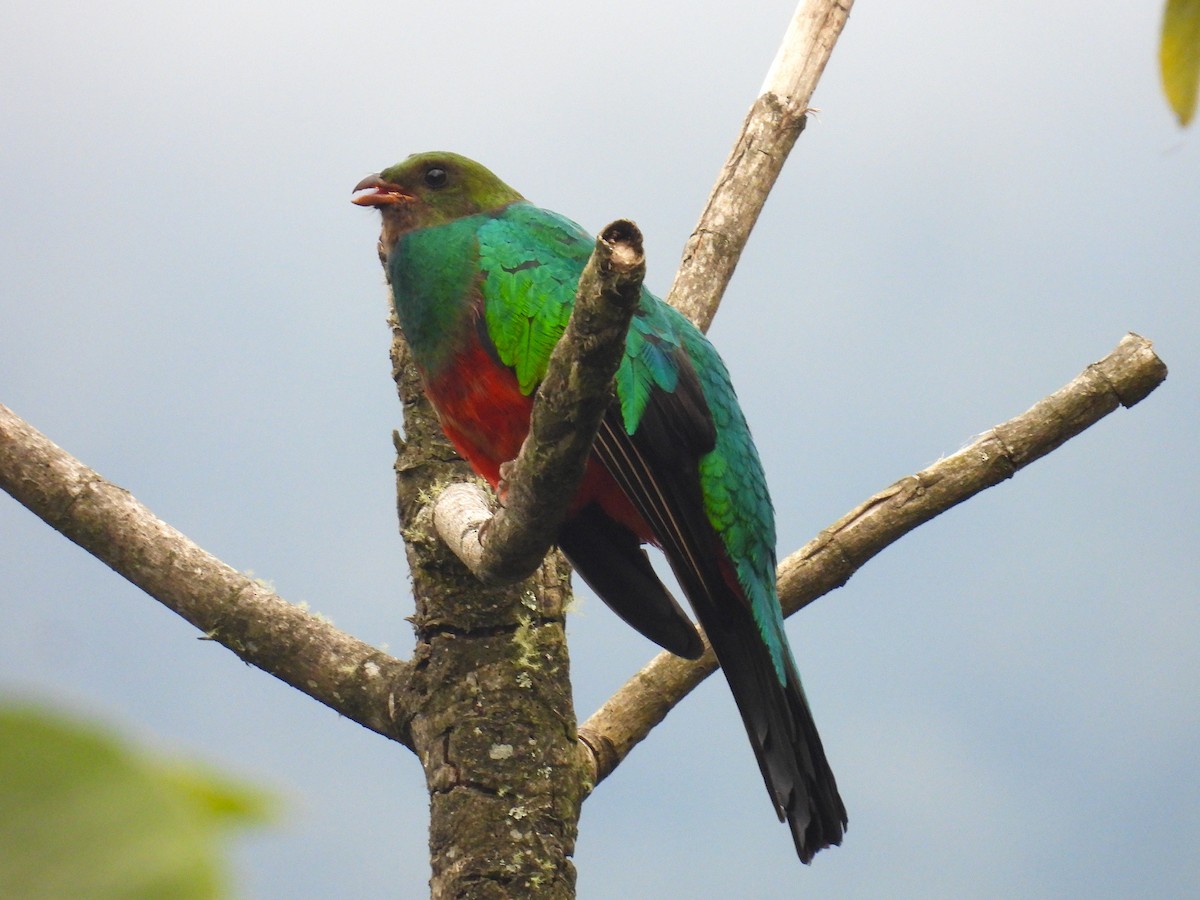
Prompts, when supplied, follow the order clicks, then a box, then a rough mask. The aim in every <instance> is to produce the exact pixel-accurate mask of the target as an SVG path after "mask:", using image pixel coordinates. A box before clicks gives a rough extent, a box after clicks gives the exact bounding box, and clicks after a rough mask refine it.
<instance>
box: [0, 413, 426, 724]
mask: <svg viewBox="0 0 1200 900" xmlns="http://www.w3.org/2000/svg"><path fill="white" fill-rule="evenodd" d="M0 487H3V488H4V490H6V491H7V492H8V493H10V494H11V495H12V496H13V497H14V498H15V499H16V500H17V501H18V502H20V503H22V504H23V505H24V506H26V507H27V508H28V509H29V510H30V511H31V512H33V513H34V514H35V515H37V516H39V517H40V518H41V519H42V520H43V521H45V522H46V523H47V524H48V525H50V526H51V527H52V528H54V529H56V530H57V531H60V532H61V533H62V534H64V535H65V536H66V537H68V538H70V539H71V540H72V541H74V542H75V543H76V544H78V545H79V546H80V547H82V548H83V549H84V550H87V551H88V552H89V553H91V554H92V555H93V556H95V557H96V558H97V559H99V560H100V561H101V562H103V563H105V564H106V565H107V566H109V567H110V568H112V569H113V570H114V571H115V572H116V573H117V574H118V575H121V576H122V577H124V578H127V579H128V580H129V581H131V582H133V583H134V584H135V585H137V586H138V587H140V588H141V589H142V590H144V591H145V592H146V593H147V594H149V595H150V596H151V597H153V598H154V599H156V600H158V601H159V602H160V603H162V604H163V605H164V606H166V607H167V608H168V609H171V610H172V611H174V612H176V613H178V614H179V615H180V616H182V617H183V618H185V619H187V620H188V621H189V622H191V623H192V624H193V625H195V626H196V627H197V628H199V629H200V630H201V631H202V632H203V633H204V636H205V637H206V638H208V639H210V640H212V641H214V642H216V643H219V644H221V645H223V646H225V647H227V648H228V649H230V650H232V651H233V652H234V653H235V654H237V656H239V657H240V658H241V659H242V660H244V661H245V662H248V663H250V664H251V665H254V666H257V667H258V668H260V669H262V670H263V671H266V672H269V673H270V674H272V675H274V676H275V677H276V678H278V679H280V680H281V681H284V682H286V683H287V684H290V685H291V686H292V687H294V688H296V689H297V690H300V691H303V692H304V693H306V694H308V695H309V696H310V697H312V698H313V699H315V700H319V701H320V702H321V703H324V704H325V705H326V706H329V707H331V708H332V709H334V710H336V711H337V712H339V713H341V714H342V715H343V716H346V717H347V718H349V719H353V720H354V721H356V722H358V723H359V724H361V725H363V726H365V727H367V728H370V729H371V730H372V731H377V732H379V733H380V734H382V735H385V736H386V737H390V738H393V739H394V740H398V741H400V742H401V743H404V744H406V745H410V742H409V739H408V736H407V734H406V721H405V714H404V712H403V710H402V708H401V704H399V703H398V699H399V698H400V697H402V696H403V693H404V688H405V685H406V684H407V681H408V678H409V674H410V666H409V664H408V663H406V662H402V661H401V660H398V659H395V658H393V657H391V656H389V655H388V654H386V653H383V652H382V651H380V650H377V649H376V648H374V647H372V646H370V645H369V644H365V643H363V642H362V641H359V640H357V639H356V638H353V637H351V636H350V635H348V634H345V633H344V632H341V631H339V630H338V629H336V628H334V627H333V626H332V625H330V624H329V623H328V622H327V621H325V620H323V619H321V618H319V617H317V616H314V615H312V614H310V613H308V612H305V611H304V610H303V609H301V608H300V607H298V606H295V605H293V604H291V603H288V602H287V601H285V600H283V599H282V598H280V597H279V596H278V595H276V594H275V593H274V592H272V591H271V590H270V589H269V588H267V587H266V586H265V585H264V584H263V583H262V582H261V581H258V580H257V579H254V578H250V577H248V576H246V575H243V574H241V573H240V572H238V571H236V570H234V569H233V568H231V567H230V566H227V565H226V564H225V563H223V562H221V561H220V560H219V559H217V558H216V557H214V556H212V555H211V554H209V553H207V552H205V551H204V550H202V549H201V548H200V547H199V546H197V545H196V544H195V543H193V542H192V541H191V540H189V539H188V538H187V537H185V536H184V535H183V534H181V533H180V532H178V531H176V530H175V529H174V528H172V527H171V526H170V525H168V524H166V523H165V522H163V521H162V520H161V519H159V518H157V517H156V516H155V515H154V514H153V513H152V512H150V510H148V509H147V508H146V507H145V506H143V505H142V504H140V503H139V502H138V501H137V500H135V499H134V498H133V496H132V495H131V494H130V493H129V492H128V491H126V490H125V489H124V488H121V487H118V486H117V485H115V484H113V483H112V482H110V481H106V480H105V479H104V478H102V477H101V476H100V475H99V474H97V473H96V472H94V471H93V470H92V469H89V468H88V467H87V466H85V465H84V464H83V463H81V462H80V461H79V460H77V459H75V458H74V457H73V456H71V455H70V454H69V453H67V452H66V451H64V450H63V449H62V448H60V447H58V446H57V445H55V444H54V443H53V442H51V441H50V440H49V438H47V437H46V436H45V435H43V434H41V433H40V432H39V431H37V430H36V429H35V428H33V427H32V426H31V425H29V424H28V423H27V422H25V421H24V420H23V419H21V418H20V417H19V416H17V415H16V414H15V413H14V412H13V411H12V410H10V409H9V408H8V407H6V406H3V405H0Z"/></svg>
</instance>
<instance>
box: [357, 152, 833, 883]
mask: <svg viewBox="0 0 1200 900" xmlns="http://www.w3.org/2000/svg"><path fill="white" fill-rule="evenodd" d="M359 188H360V189H371V190H373V191H374V193H371V194H367V195H363V196H360V197H359V198H357V200H356V202H359V203H361V204H363V205H373V206H378V207H379V208H380V209H381V211H382V212H383V234H382V237H381V240H380V250H381V256H382V258H383V259H384V265H385V269H386V270H387V272H388V277H389V281H390V282H391V285H392V291H393V295H394V298H395V301H396V309H397V313H398V315H399V318H400V323H401V326H402V328H403V329H404V332H405V335H406V337H407V338H408V341H409V344H410V346H411V348H412V351H413V356H414V359H415V361H416V363H417V365H418V367H419V368H420V370H421V372H422V376H423V379H424V383H425V388H426V393H427V394H428V396H429V398H430V400H431V402H432V403H433V405H434V407H435V408H436V409H437V410H438V413H439V415H440V416H441V419H442V423H443V427H444V428H445V430H446V433H447V435H449V437H450V438H451V440H452V441H453V442H454V443H455V445H456V446H457V447H458V448H459V450H460V451H461V452H462V453H463V454H464V456H466V457H467V459H468V460H469V461H470V462H471V463H472V465H474V466H475V468H476V469H477V470H478V471H479V472H480V473H481V474H483V475H484V476H485V477H487V478H488V479H489V480H491V481H492V483H493V484H496V483H497V482H498V481H499V467H500V465H501V464H502V463H504V462H506V461H507V460H509V459H512V458H513V457H515V455H516V451H517V449H518V448H519V446H520V442H521V440H522V439H523V438H524V435H525V433H526V431H527V430H528V412H529V409H530V407H531V405H532V395H533V394H534V392H535V391H536V389H537V386H538V384H539V383H540V382H541V379H542V377H543V376H544V374H545V371H546V365H547V362H548V360H549V357H550V353H551V351H552V350H553V348H554V345H555V343H556V342H557V341H558V339H559V337H560V336H561V335H562V332H563V330H564V328H565V327H566V324H567V320H568V319H569V317H570V314H571V309H572V306H573V304H574V300H575V287H576V283H577V281H578V279H579V275H580V273H581V272H582V270H583V266H584V264H585V263H586V261H587V258H588V256H589V254H590V252H591V248H592V240H591V238H590V237H589V236H588V235H587V234H586V233H585V232H584V231H583V230H582V229H581V228H579V226H577V225H575V224H574V223H573V222H571V221H570V220H568V219H565V218H563V217H562V216H559V215H557V214H556V213H552V212H549V211H547V210H544V209H540V208H538V207H535V206H532V205H531V204H529V203H527V202H526V201H524V199H523V198H521V197H520V195H519V194H517V192H516V191H513V190H512V189H511V188H509V187H508V186H507V185H505V184H504V183H503V182H501V181H499V179H496V178H495V176H493V175H491V173H490V172H488V171H487V170H486V169H484V168H483V167H482V166H479V165H478V164H477V163H474V162H471V161H470V160H467V159H465V158H463V157H459V156H456V155H454V154H446V153H433V154H421V155H419V156H415V157H410V158H409V159H408V160H405V161H404V162H403V163H400V164H398V165H396V166H393V167H391V168H390V169H387V170H385V171H384V172H382V173H381V174H380V175H379V176H376V177H373V178H369V179H366V180H364V181H363V182H362V183H361V184H360V185H359ZM614 386H615V392H614V398H613V403H612V405H611V407H610V409H609V411H608V413H607V414H606V416H605V418H604V421H603V422H602V424H601V427H600V431H599V433H598V435H597V437H596V442H595V445H594V451H593V459H592V461H591V462H590V463H589V467H588V471H587V474H586V475H585V477H584V481H583V483H582V485H581V487H580V490H579V493H578V494H577V496H576V501H575V503H574V505H573V506H572V508H571V510H570V511H569V515H568V520H567V522H566V524H564V526H563V528H562V531H561V533H560V536H559V543H560V546H561V547H562V549H563V550H564V552H566V553H567V555H568V557H570V559H571V560H572V562H573V563H574V564H575V566H576V570H577V571H578V572H579V573H580V574H581V575H582V576H583V577H584V578H585V580H587V581H588V582H589V583H590V584H592V586H593V587H594V588H595V589H596V591H597V593H599V594H600V596H601V597H602V598H603V599H604V600H605V601H606V602H608V603H609V605H610V606H612V607H613V608H614V609H615V610H616V611H617V612H618V613H619V614H621V615H622V616H623V617H624V618H625V619H626V620H627V621H629V622H630V623H631V624H632V625H634V627H636V628H638V629H639V630H641V631H642V632H643V633H645V634H646V635H647V636H649V637H651V638H652V639H653V640H656V641H658V642H659V643H661V644H662V645H663V646H664V647H666V648H667V649H670V650H672V651H674V652H677V653H681V654H683V655H686V656H696V655H698V653H699V651H700V649H701V647H700V644H699V643H698V641H697V639H696V635H695V632H694V630H693V628H692V626H691V624H690V622H689V621H688V619H687V617H686V616H685V615H684V614H683V612H682V611H681V610H680V609H679V607H678V605H677V604H676V603H675V601H674V600H673V599H672V598H671V596H670V594H669V593H668V592H667V591H666V589H665V588H664V587H663V586H662V584H661V583H660V582H659V581H658V579H657V576H655V575H654V573H653V570H652V569H651V568H650V566H649V563H648V562H647V561H646V559H645V556H644V554H642V553H641V552H640V551H639V550H638V543H639V541H649V542H652V543H655V544H657V545H658V546H660V547H661V548H662V549H663V552H664V554H665V555H666V557H667V559H668V561H669V562H670V563H671V566H672V569H673V570H674V572H675V574H676V577H677V578H678V580H679V582H680V586H681V587H682V588H683V591H684V593H685V594H686V595H687V597H688V600H689V601H690V602H691V604H692V607H693V609H694V610H695V612H696V615H697V618H698V619H699V620H700V623H701V624H702V625H703V626H704V629H705V632H706V633H707V635H708V637H709V640H710V642H711V643H712V645H713V649H714V650H715V652H716V654H717V658H718V659H719V661H720V662H721V665H722V668H723V669H724V671H725V674H726V677H727V679H728V680H729V683H730V687H731V689H732V691H733V694H734V697H735V699H736V701H737V704H738V709H739V711H740V712H741V714H742V718H743V720H744V722H745V725H746V729H747V733H748V734H749V737H750V741H751V744H752V745H753V747H754V750H755V754H756V756H757V757H758V761H759V766H760V768H761V769H762V773H763V777H764V780H765V781H766V783H767V787H768V790H769V792H770V793H771V796H772V799H773V801H774V803H775V806H776V810H777V811H778V812H779V814H780V817H781V818H783V817H786V818H787V820H788V822H789V824H790V826H791V829H792V834H793V838H794V840H795V842H796V848H797V851H798V853H799V855H800V857H801V859H803V860H804V861H806V862H807V861H808V860H809V859H811V857H812V854H813V853H815V852H816V851H817V850H819V849H820V848H822V847H825V846H828V845H829V844H836V843H840V841H841V836H842V831H843V829H844V827H845V822H846V816H845V809H844V807H843V806H842V802H841V799H840V797H839V796H838V794H837V786H836V784H835V782H834V779H833V775H832V773H831V772H830V770H829V767H828V764H827V763H826V761H825V755H824V751H823V750H822V748H821V743H820V739H819V737H818V736H817V732H816V728H815V726H814V725H813V723H812V718H811V714H810V713H809V710H808V706H807V702H806V700H805V699H804V694H803V690H802V688H801V687H800V679H799V675H798V674H797V672H796V667H795V663H794V662H793V660H792V655H791V651H790V649H789V648H788V644H787V637H786V634H785V632H784V628H783V618H782V615H781V613H780V609H779V601H778V598H777V596H776V593H775V525H774V515H773V512H772V509H771V501H770V497H769V495H768V493H767V487H766V481H765V478H764V476H763V471H762V465H761V463H760V462H759V459H758V454H757V452H756V450H755V448H754V444H753V441H752V440H751V438H750V432H749V429H748V428H747V426H746V422H745V419H744V417H743V415H742V412H741V408H740V407H739V406H738V402H737V397H736V395H735V393H734V390H733V386H732V384H731V382H730V379H729V374H728V372H727V371H726V369H725V365H724V363H723V362H722V361H721V359H720V357H719V356H718V355H717V352H716V350H715V349H714V348H713V346H712V345H711V344H710V343H709V342H708V340H707V339H706V338H705V337H704V336H703V335H702V334H701V333H700V332H699V331H698V330H697V329H696V328H695V327H694V326H693V325H692V324H691V323H690V322H689V321H688V320H687V319H685V318H684V317H683V316H682V315H680V314H679V313H678V312H677V311H675V310H674V309H673V308H671V307H670V306H667V305H666V304H665V303H663V302H662V301H660V300H659V299H658V298H656V297H654V296H653V295H652V294H650V293H649V292H648V291H643V293H642V297H641V301H640V304H639V307H638V309H637V311H636V312H635V315H634V318H633V321H632V323H631V325H630V328H629V332H628V335H627V337H626V342H625V354H624V357H623V359H622V361H621V364H620V367H619V368H618V371H617V375H616V378H615V382H614Z"/></svg>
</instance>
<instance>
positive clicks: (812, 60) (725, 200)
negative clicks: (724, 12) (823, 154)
mask: <svg viewBox="0 0 1200 900" xmlns="http://www.w3.org/2000/svg"><path fill="white" fill-rule="evenodd" d="M852 5H853V0H801V3H800V5H799V6H798V7H797V9H796V13H795V15H794V16H793V17H792V21H791V24H790V25H789V27H788V30H787V33H786V34H785V35H784V38H783V43H782V44H781V45H780V47H779V50H778V52H777V53H776V54H775V61H774V62H773V63H772V64H771V68H770V70H769V71H768V72H767V78H766V81H765V82H764V83H763V86H762V91H761V92H760V93H759V96H758V99H756V100H755V101H754V103H753V104H752V105H751V107H750V112H749V113H748V114H747V115H746V120H745V121H744V122H743V123H742V130H741V132H740V133H739V134H738V137H737V140H736V141H735V142H734V145H733V149H732V150H731V151H730V153H729V158H728V159H726V160H725V165H724V167H723V168H722V169H721V173H720V175H719V176H718V177H717V182H716V184H715V185H714V186H713V190H712V193H711V194H709V197H708V202H707V203H706V204H705V207H704V211H703V212H702V213H701V214H700V221H699V222H698V223H697V224H696V228H695V230H694V231H693V232H692V236H691V237H690V238H688V242H687V244H686V245H685V246H684V249H683V260H682V262H680V264H679V271H678V272H677V273H676V275H675V282H674V284H672V285H671V291H670V293H669V294H668V295H667V301H668V302H669V303H670V304H671V305H672V306H675V307H676V308H677V309H679V310H680V311H681V312H683V313H684V314H685V315H686V316H688V317H689V318H690V319H691V320H692V321H693V322H695V323H696V325H697V326H699V328H700V329H701V330H702V331H707V330H708V326H709V325H710V324H711V323H712V320H713V316H715V315H716V313H717V306H718V305H719V304H720V302H721V296H722V295H723V294H724V293H725V288H726V287H727V286H728V284H729V279H730V278H732V277H733V270H734V269H735V268H736V267H737V264H738V260H739V259H740V258H741V255H742V249H743V248H744V247H745V246H746V241H747V240H748V239H749V238H750V232H751V230H752V229H753V228H754V223H755V222H757V221H758V215H759V213H760V212H762V208H763V205H764V204H765V203H766V202H767V195H768V194H770V192H771V188H772V187H774V185H775V179H776V178H778V177H779V173H780V171H781V170H782V169H783V164H784V162H786V160H787V157H788V153H790V152H791V149H792V146H793V145H794V144H795V143H796V139H797V138H798V137H799V136H800V132H801V131H803V130H804V122H805V116H806V114H807V113H808V110H809V106H808V103H809V100H811V99H812V94H813V91H814V90H815V89H816V86H817V81H818V79H819V78H820V77H821V73H822V72H823V71H825V64H826V63H827V62H828V61H829V55H830V54H831V53H832V52H833V45H834V44H835V43H836V42H837V38H838V35H839V34H841V31H842V28H843V26H845V24H846V19H847V17H848V16H849V15H850V7H851V6H852Z"/></svg>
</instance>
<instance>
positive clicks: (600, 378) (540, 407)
mask: <svg viewBox="0 0 1200 900" xmlns="http://www.w3.org/2000/svg"><path fill="white" fill-rule="evenodd" d="M645 274H646V262H645V257H644V255H643V250H642V235H641V232H640V231H638V229H637V226H636V225H634V224H633V223H632V222H629V221H627V220H624V219H622V220H619V221H616V222H613V223H612V224H611V225H609V226H608V227H607V228H605V229H604V231H602V232H601V233H600V236H599V237H598V238H597V239H596V247H595V249H594V250H593V251H592V256H591V258H590V259H589V260H588V262H587V266H586V267H585V268H584V270H583V274H582V275H581V276H580V278H579V288H578V290H577V292H576V299H575V308H574V310H573V311H572V313H571V317H570V319H569V320H568V322H567V327H566V330H565V331H564V332H563V335H562V338H561V339H560V340H559V341H558V343H557V345H556V346H555V348H554V352H553V354H552V355H551V357H550V361H549V364H548V366H547V369H546V377H545V378H544V379H543V380H542V383H541V385H540V386H539V388H538V391H537V395H536V396H535V398H534V403H533V411H532V413H531V415H530V424H529V435H528V436H527V437H526V439H525V442H524V443H523V444H522V445H521V452H520V453H519V454H518V456H517V458H516V460H514V461H513V462H511V463H506V464H505V466H503V467H502V469H501V471H502V474H503V477H504V479H505V483H504V484H502V485H501V490H502V493H503V496H504V501H503V506H502V507H501V508H500V509H499V510H498V511H496V513H495V514H494V515H493V513H492V509H491V501H490V497H489V496H488V494H487V493H486V492H485V491H483V490H482V489H480V488H479V487H477V486H475V485H473V484H455V485H451V486H450V487H448V488H446V489H445V490H444V491H443V492H442V493H441V494H440V495H439V497H438V499H437V502H436V503H435V505H434V509H433V522H434V527H435V528H436V529H437V532H438V535H439V536H440V537H441V538H442V540H444V541H445V542H446V544H447V545H448V546H449V547H450V549H451V550H452V551H453V552H454V554H455V555H456V556H457V557H458V558H459V559H461V560H462V561H463V563H464V564H466V566H467V568H469V569H470V570H471V572H472V573H473V574H474V575H475V576H476V577H477V578H479V579H480V580H481V581H483V582H484V583H485V584H508V583H511V582H514V581H519V580H520V579H522V578H526V577H528V576H529V575H530V574H531V573H533V571H534V570H535V569H537V567H538V566H539V565H541V563H542V560H543V559H544V558H545V556H546V553H547V552H548V551H549V550H550V547H551V545H552V544H553V543H554V539H555V536H556V534H557V533H558V527H559V525H560V524H561V523H562V519H563V516H564V515H565V513H566V509H567V505H568V504H569V503H570V502H571V498H572V497H573V496H574V495H575V492H576V490H577V489H578V487H579V482H580V479H582V478H583V472H584V468H585V467H586V465H587V460H588V457H589V455H590V454H591V448H592V440H593V439H594V438H595V436H596V429H597V428H598V427H599V425H600V419H601V417H603V415H604V411H605V410H606V409H607V408H608V404H609V401H610V399H611V396H612V380H613V376H614V375H615V374H616V371H617V366H618V365H619V364H620V362H621V355H622V353H623V351H624V348H625V332H626V331H627V330H628V329H629V322H630V319H631V318H632V317H633V311H634V310H635V309H636V308H637V304H638V299H639V297H640V296H641V290H642V278H643V277H644V275H645Z"/></svg>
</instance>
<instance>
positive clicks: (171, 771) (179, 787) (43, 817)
mask: <svg viewBox="0 0 1200 900" xmlns="http://www.w3.org/2000/svg"><path fill="white" fill-rule="evenodd" d="M267 807H268V802H267V799H266V797H265V795H264V794H262V793H259V792H257V791H255V790H253V789H248V788H246V787H243V786H241V785H234V784H232V783H230V782H227V781H225V780H223V779H222V778H220V777H218V776H215V775H213V774H212V773H211V772H208V771H207V770H205V769H203V768H201V767H198V766H193V765H188V764H184V763H182V762H178V761H171V760H161V759H157V758H152V757H151V756H149V755H148V754H143V753H141V752H138V751H136V750H133V749H132V748H130V747H128V746H126V744H125V743H124V742H123V741H121V740H119V739H117V738H115V737H113V736H112V735H110V734H107V733H105V732H104V731H102V730H100V729H98V728H96V727H95V726H93V725H90V724H83V723H81V722H78V721H74V720H72V719H71V718H69V717H67V716H65V715H62V714H58V713H50V712H48V711H46V710H44V709H40V708H38V707H35V706H32V705H22V706H3V707H0V896H3V897H37V898H40V900H56V898H79V897H88V898H97V900H106V898H113V900H115V898H118V897H120V898H145V900H151V898H160V897H161V898H172V900H174V898H181V900H193V898H195V900H199V898H206V900H207V898H214V897H223V896H226V895H227V894H228V884H227V873H226V871H225V866H224V864H223V858H222V856H223V854H222V852H221V851H222V850H223V849H224V848H223V847H222V846H221V839H222V838H223V837H224V832H226V831H227V830H228V829H230V828H231V827H235V826H245V825H251V824H258V823H261V822H263V821H264V820H265V819H266V817H267Z"/></svg>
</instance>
